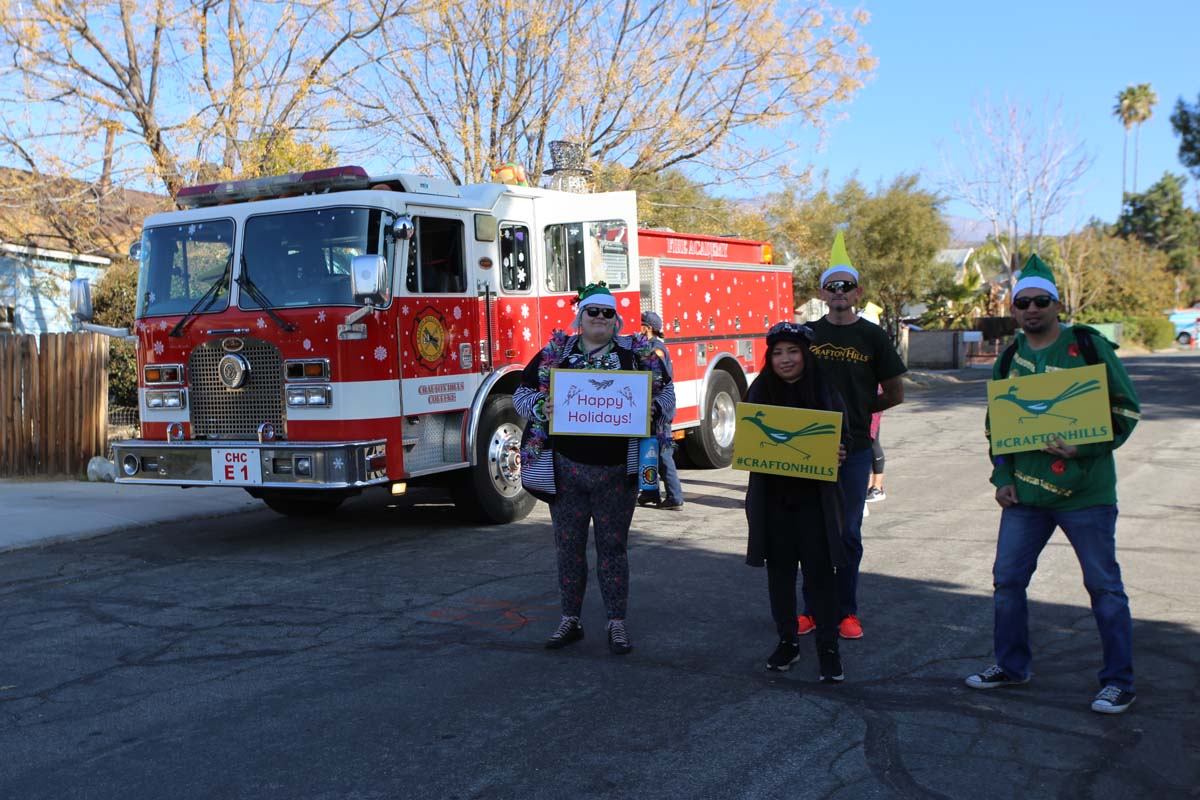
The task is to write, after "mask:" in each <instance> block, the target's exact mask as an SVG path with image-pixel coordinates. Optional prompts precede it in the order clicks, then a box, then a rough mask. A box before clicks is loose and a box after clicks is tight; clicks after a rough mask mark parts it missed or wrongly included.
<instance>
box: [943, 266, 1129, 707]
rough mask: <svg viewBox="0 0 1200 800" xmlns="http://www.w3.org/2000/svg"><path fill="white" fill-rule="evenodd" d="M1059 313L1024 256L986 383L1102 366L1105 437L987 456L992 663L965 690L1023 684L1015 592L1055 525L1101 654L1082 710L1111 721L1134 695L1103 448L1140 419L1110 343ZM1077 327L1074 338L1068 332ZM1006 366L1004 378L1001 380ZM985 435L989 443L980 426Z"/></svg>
mask: <svg viewBox="0 0 1200 800" xmlns="http://www.w3.org/2000/svg"><path fill="white" fill-rule="evenodd" d="M1061 310H1062V305H1061V303H1060V302H1059V298H1058V287H1057V286H1056V285H1055V283H1054V275H1053V273H1051V272H1050V269H1049V267H1047V266H1046V265H1045V264H1044V263H1043V262H1042V260H1041V259H1040V258H1038V257H1037V256H1036V255H1034V256H1031V257H1030V259H1029V261H1028V262H1027V263H1026V264H1025V268H1024V269H1022V270H1021V277H1020V279H1019V280H1018V281H1017V284H1016V286H1015V287H1013V302H1012V314H1013V317H1015V318H1016V320H1017V324H1018V325H1019V326H1020V328H1021V330H1020V331H1019V332H1018V333H1017V336H1016V340H1017V341H1016V344H1017V349H1016V352H1015V354H1014V355H1013V357H1012V359H1011V362H1010V363H1008V364H1005V363H1004V362H1005V361H1006V360H1007V359H998V360H997V362H996V365H995V367H994V368H993V371H992V378H993V379H995V380H1000V379H1003V378H1007V377H1018V376H1023V375H1034V374H1040V373H1044V372H1049V371H1054V370H1063V369H1071V368H1073V367H1083V366H1087V365H1088V364H1089V363H1097V364H1100V363H1102V364H1104V366H1105V368H1106V371H1107V374H1108V395H1109V401H1110V403H1109V405H1110V406H1111V409H1112V424H1113V439H1112V441H1110V442H1093V443H1089V444H1080V445H1071V444H1068V443H1066V442H1065V441H1063V440H1062V439H1060V438H1058V437H1055V439H1054V441H1053V443H1052V444H1049V445H1046V446H1045V447H1043V448H1042V449H1041V450H1033V451H1028V452H1021V453H1010V454H1006V455H993V456H992V465H993V469H992V483H993V484H994V485H995V486H996V502H997V503H999V504H1000V507H1001V508H1002V509H1003V511H1002V512H1001V516H1000V533H999V537H998V540H997V542H996V561H995V565H994V566H993V568H992V577H993V586H994V587H995V591H994V603H995V627H994V631H993V639H994V644H995V651H996V664H995V665H993V666H991V667H988V668H987V669H985V670H984V671H982V672H979V673H976V674H974V675H971V676H970V677H968V678H967V680H966V683H967V686H970V687H971V688H972V689H994V688H998V687H1004V686H1016V685H1020V684H1023V683H1028V682H1029V678H1030V675H1031V673H1030V664H1031V662H1032V652H1031V650H1030V647H1029V612H1028V604H1027V602H1026V599H1025V589H1026V587H1027V586H1028V585H1029V580H1030V578H1032V577H1033V572H1034V570H1035V569H1036V568H1037V560H1038V555H1039V554H1040V553H1041V552H1042V548H1044V547H1045V546H1046V542H1047V541H1049V539H1050V535H1051V534H1052V533H1053V532H1054V529H1055V528H1056V527H1058V528H1062V530H1063V533H1064V534H1066V537H1067V540H1068V541H1069V542H1070V543H1071V547H1072V548H1074V550H1075V556H1076V558H1078V559H1079V565H1080V567H1082V569H1083V584H1084V586H1085V587H1086V588H1087V591H1088V594H1089V595H1090V596H1091V602H1092V615H1093V616H1094V617H1095V618H1096V626H1097V627H1098V628H1099V629H1100V641H1101V644H1102V646H1103V650H1104V667H1103V669H1101V670H1100V673H1099V679H1100V686H1101V689H1100V693H1099V694H1097V695H1096V697H1095V699H1094V700H1093V701H1092V710H1093V711H1098V712H1100V713H1102V714H1120V713H1121V712H1123V711H1125V710H1126V709H1127V708H1129V706H1130V704H1131V703H1133V700H1134V696H1135V695H1134V683H1133V622H1132V619H1131V617H1130V614H1129V598H1128V597H1127V596H1126V595H1125V587H1124V585H1123V584H1122V583H1121V567H1120V566H1119V565H1118V564H1117V553H1116V549H1117V548H1116V524H1117V472H1116V467H1115V465H1114V463H1113V450H1115V449H1116V448H1118V447H1120V446H1121V445H1122V444H1124V442H1125V440H1126V439H1128V438H1129V434H1130V433H1131V432H1132V431H1133V428H1134V426H1135V425H1136V424H1137V421H1138V419H1139V418H1140V416H1141V413H1140V407H1139V405H1138V399H1137V394H1136V393H1135V392H1134V390H1133V384H1132V383H1131V382H1130V380H1129V375H1128V373H1126V372H1125V367H1124V366H1122V365H1121V361H1120V359H1118V358H1117V356H1116V354H1115V353H1114V352H1113V345H1111V344H1110V343H1109V342H1108V341H1107V340H1106V339H1104V337H1102V336H1101V335H1100V334H1099V332H1098V331H1096V330H1095V329H1093V328H1083V327H1082V326H1070V325H1064V324H1062V323H1060V322H1059V321H1058V315H1059V312H1060V311H1061ZM1079 328H1082V332H1081V333H1077V331H1076V329H1079ZM1089 344H1090V346H1088V345H1089ZM1089 350H1090V351H1092V352H1091V353H1089V352H1088V351H1089ZM1089 356H1090V357H1089ZM1006 367H1007V374H1002V372H1004V371H1005V368H1006ZM988 437H989V441H990V438H991V431H990V427H989V430H988Z"/></svg>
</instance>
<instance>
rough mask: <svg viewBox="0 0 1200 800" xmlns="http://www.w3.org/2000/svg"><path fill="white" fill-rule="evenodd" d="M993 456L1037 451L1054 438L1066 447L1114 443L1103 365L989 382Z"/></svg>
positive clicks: (1106, 374)
mask: <svg viewBox="0 0 1200 800" xmlns="http://www.w3.org/2000/svg"><path fill="white" fill-rule="evenodd" d="M987 392H988V419H989V421H990V424H991V431H992V452H993V453H997V454H999V453H1019V452H1022V451H1025V450H1040V449H1042V448H1043V447H1045V446H1046V445H1048V444H1053V443H1054V439H1055V437H1058V438H1060V439H1062V440H1063V442H1064V443H1066V444H1069V445H1078V444H1087V443H1088V442H1108V441H1111V440H1112V438H1113V430H1112V410H1111V407H1110V402H1109V399H1108V373H1107V372H1106V371H1105V368H1104V365H1103V364H1093V365H1091V366H1088V367H1076V368H1074V369H1064V370H1059V371H1057V372H1046V373H1043V374H1041V375H1026V376H1024V377H1021V378H1006V379H1004V380H999V381H988V386H987Z"/></svg>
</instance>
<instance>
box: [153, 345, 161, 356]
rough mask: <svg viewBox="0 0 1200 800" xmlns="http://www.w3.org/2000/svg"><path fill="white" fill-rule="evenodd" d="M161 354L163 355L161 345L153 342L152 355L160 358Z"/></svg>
mask: <svg viewBox="0 0 1200 800" xmlns="http://www.w3.org/2000/svg"><path fill="white" fill-rule="evenodd" d="M162 354H163V343H162V342H155V343H154V355H156V356H161V355H162Z"/></svg>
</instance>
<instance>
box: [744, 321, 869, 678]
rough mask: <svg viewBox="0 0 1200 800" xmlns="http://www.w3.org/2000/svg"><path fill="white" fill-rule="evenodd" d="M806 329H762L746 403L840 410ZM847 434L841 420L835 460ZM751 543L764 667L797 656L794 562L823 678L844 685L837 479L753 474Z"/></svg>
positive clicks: (784, 664)
mask: <svg viewBox="0 0 1200 800" xmlns="http://www.w3.org/2000/svg"><path fill="white" fill-rule="evenodd" d="M811 342H812V331H811V330H810V329H809V328H808V326H806V325H799V324H796V323H793V322H780V323H778V324H776V325H775V326H773V327H772V328H771V330H770V331H768V332H767V357H766V360H765V362H764V363H763V368H762V371H761V372H760V373H759V375H758V377H757V378H755V379H754V383H752V384H751V385H750V390H749V392H748V393H747V396H746V400H747V401H748V402H751V403H760V404H764V405H773V406H791V407H794V408H810V409H817V410H821V411H835V412H838V413H844V412H845V409H844V406H843V404H842V398H841V396H840V395H839V394H838V392H837V390H836V389H834V388H833V385H832V384H830V383H829V382H827V381H825V380H823V379H822V376H821V372H820V369H819V367H818V365H817V363H816V360H815V359H813V358H812V355H811V351H810V346H811ZM846 440H847V430H846V424H845V422H844V421H843V423H842V444H841V446H840V447H839V450H838V461H839V463H840V462H841V460H842V459H844V458H845V453H846V449H845V446H846ZM746 520H747V523H748V526H749V541H748V545H747V548H746V563H747V564H749V565H750V566H752V567H761V566H763V564H764V563H765V564H766V567H767V590H768V593H769V595H770V598H771V616H772V617H773V618H774V620H775V627H776V629H777V631H778V633H779V644H778V646H776V648H775V652H773V653H772V654H771V655H770V657H769V658H768V659H767V669H769V670H778V671H782V670H786V669H788V668H790V667H791V665H792V664H793V663H795V662H796V660H797V659H799V657H800V637H799V635H798V634H797V632H796V577H797V565H799V569H800V571H802V572H803V575H804V585H805V587H807V589H808V591H809V593H810V597H811V601H812V605H811V609H812V612H813V616H814V618H815V619H816V623H817V630H816V642H817V658H818V661H819V664H820V678H821V680H822V681H824V682H826V683H833V682H837V681H841V680H842V679H843V677H844V675H843V673H842V662H841V657H840V655H839V653H838V595H837V592H838V589H837V580H836V573H835V571H834V570H835V568H836V567H840V566H842V565H844V564H845V563H846V550H845V546H844V545H843V544H842V533H841V532H842V502H841V495H840V491H839V489H838V485H837V483H835V482H829V481H817V480H811V479H808V478H792V477H786V476H781V475H769V474H765V473H758V472H751V473H750V477H749V485H748V486H747V489H746Z"/></svg>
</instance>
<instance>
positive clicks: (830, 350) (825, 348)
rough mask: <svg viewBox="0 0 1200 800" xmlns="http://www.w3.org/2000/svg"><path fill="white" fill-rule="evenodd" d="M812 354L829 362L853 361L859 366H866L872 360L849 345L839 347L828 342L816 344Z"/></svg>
mask: <svg viewBox="0 0 1200 800" xmlns="http://www.w3.org/2000/svg"><path fill="white" fill-rule="evenodd" d="M812 354H813V355H814V356H816V357H817V358H824V359H827V360H829V361H853V362H855V363H857V364H866V363H867V362H868V361H870V360H871V359H870V357H868V356H867V354H866V353H860V352H859V351H858V350H855V349H854V348H853V347H851V346H849V345H846V346H845V347H838V346H837V345H835V344H830V343H828V342H826V343H825V344H814V345H813V346H812Z"/></svg>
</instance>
